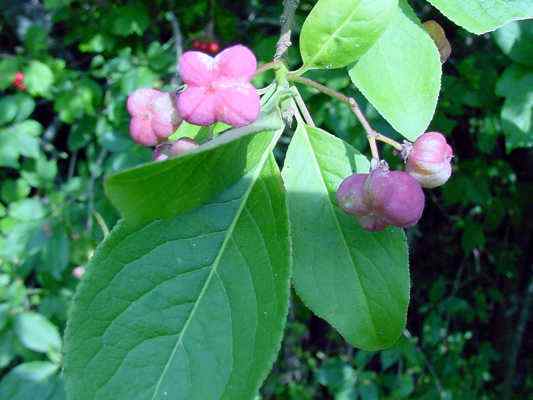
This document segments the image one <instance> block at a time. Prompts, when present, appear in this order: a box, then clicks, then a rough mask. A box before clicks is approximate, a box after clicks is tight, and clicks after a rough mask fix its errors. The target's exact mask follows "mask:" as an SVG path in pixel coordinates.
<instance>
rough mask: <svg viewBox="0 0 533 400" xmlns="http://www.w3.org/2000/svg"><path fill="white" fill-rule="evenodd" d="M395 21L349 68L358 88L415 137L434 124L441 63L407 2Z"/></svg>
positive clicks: (398, 127)
mask: <svg viewBox="0 0 533 400" xmlns="http://www.w3.org/2000/svg"><path fill="white" fill-rule="evenodd" d="M401 5H402V7H401V9H399V11H398V13H397V14H396V16H395V18H394V20H393V21H392V22H391V24H390V25H389V27H388V28H387V30H386V31H385V33H383V35H381V37H380V38H379V40H378V41H377V42H376V44H375V45H374V46H372V48H371V49H370V50H369V51H368V52H366V54H365V55H364V56H363V57H361V59H360V60H359V61H358V62H357V64H355V65H354V66H353V67H352V68H351V69H350V71H349V74H350V77H351V78H352V81H353V83H354V84H355V86H357V88H358V89H359V90H360V91H361V92H362V93H363V94H364V95H365V97H366V98H367V99H368V100H369V101H370V102H371V103H372V105H373V106H374V107H375V108H376V109H377V110H378V111H379V112H380V114H381V115H383V117H384V118H385V119H386V120H387V121H388V122H389V123H390V124H391V125H392V126H393V127H394V129H396V130H397V131H398V132H400V133H401V134H402V135H403V136H405V137H406V138H407V139H409V140H415V139H416V138H417V137H418V136H420V135H421V134H422V133H424V131H425V130H426V128H427V127H428V126H429V123H430V122H431V120H432V118H433V115H434V113H435V108H436V107H437V100H438V97H439V91H440V80H441V75H442V67H441V62H440V56H439V52H438V50H437V47H436V46H435V43H434V42H433V40H432V39H431V38H430V37H429V35H428V34H427V32H426V31H425V30H424V28H422V26H421V25H420V22H419V21H418V19H417V18H416V16H415V15H414V13H413V11H412V9H411V8H410V7H409V6H408V5H407V4H406V3H405V2H403V1H402V4H401Z"/></svg>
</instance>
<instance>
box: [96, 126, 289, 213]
mask: <svg viewBox="0 0 533 400" xmlns="http://www.w3.org/2000/svg"><path fill="white" fill-rule="evenodd" d="M280 126H281V121H280V119H279V116H270V117H265V118H263V119H260V120H258V121H257V122H255V123H254V124H252V125H249V126H246V127H244V128H238V129H233V130H230V131H228V132H226V133H224V134H223V135H220V136H218V137H217V138H215V139H214V140H212V141H210V142H208V143H206V144H204V145H202V146H200V147H199V148H198V149H196V150H195V151H192V152H189V153H186V154H184V155H183V156H180V157H177V158H173V159H170V160H167V161H163V162H157V163H150V164H145V165H142V166H140V167H136V168H132V169H130V170H126V171H123V172H121V173H119V174H116V175H112V176H110V177H109V178H108V179H107V181H106V184H105V189H106V192H107V194H108V197H109V198H110V200H111V202H112V203H113V204H114V205H115V207H117V208H118V209H119V210H120V211H121V213H122V216H123V217H124V218H125V219H127V220H128V221H129V222H139V221H140V222H142V221H151V220H154V219H157V218H166V217H169V216H172V215H174V214H175V212H176V210H177V209H184V210H191V209H193V208H195V207H197V206H198V205H200V204H202V203H203V202H204V201H206V200H209V199H210V198H212V197H213V196H214V195H216V194H217V193H219V192H220V191H221V190H223V189H224V188H226V187H228V186H229V185H231V184H232V183H234V182H235V181H236V180H237V179H239V178H240V177H241V176H243V175H244V174H245V173H246V172H248V171H249V170H250V169H251V168H252V167H253V166H255V164H256V163H257V162H258V161H259V160H260V158H261V157H262V155H263V153H264V152H265V149H266V148H270V147H271V146H272V140H273V136H274V133H273V129H279V128H280ZM184 188H187V190H183V189H184Z"/></svg>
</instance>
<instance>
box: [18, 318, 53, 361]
mask: <svg viewBox="0 0 533 400" xmlns="http://www.w3.org/2000/svg"><path fill="white" fill-rule="evenodd" d="M15 333H16V334H17V337H18V339H19V340H20V342H21V343H22V344H23V345H24V347H26V348H28V349H30V350H33V351H37V352H39V353H47V352H50V351H56V352H57V351H60V350H61V337H60V336H59V332H58V330H57V328H56V327H55V325H54V324H52V323H51V322H50V321H48V320H47V319H46V318H45V317H43V316H42V315H41V314H37V313H34V312H23V313H20V314H17V316H16V317H15Z"/></svg>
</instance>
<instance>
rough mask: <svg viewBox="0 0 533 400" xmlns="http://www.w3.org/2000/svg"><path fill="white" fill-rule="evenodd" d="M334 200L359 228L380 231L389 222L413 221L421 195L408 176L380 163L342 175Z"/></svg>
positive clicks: (420, 207) (410, 223)
mask: <svg viewBox="0 0 533 400" xmlns="http://www.w3.org/2000/svg"><path fill="white" fill-rule="evenodd" d="M337 202H338V204H339V206H340V207H341V208H342V209H343V210H344V211H345V212H347V213H349V214H353V215H355V217H356V218H357V220H358V221H359V223H360V224H361V226H362V227H363V228H365V229H367V230H370V231H381V230H383V229H385V228H386V227H387V226H389V225H393V226H397V227H401V228H407V227H410V226H413V225H415V224H416V223H417V222H418V221H419V220H420V218H421V217H422V212H423V211H424V203H425V196H424V192H423V191H422V188H421V187H420V185H419V184H418V182H417V181H416V180H415V179H414V178H413V177H412V176H410V175H409V174H407V173H406V172H403V171H389V170H388V167H386V166H383V165H380V166H378V167H377V168H375V169H374V170H373V171H372V172H370V173H369V174H354V175H351V176H349V177H348V178H346V179H345V180H344V181H343V182H342V183H341V185H340V186H339V189H338V190H337Z"/></svg>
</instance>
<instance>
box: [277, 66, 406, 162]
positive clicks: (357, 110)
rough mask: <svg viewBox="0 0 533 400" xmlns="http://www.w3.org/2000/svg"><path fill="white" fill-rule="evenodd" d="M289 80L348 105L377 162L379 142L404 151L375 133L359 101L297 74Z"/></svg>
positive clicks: (390, 140) (395, 143)
mask: <svg viewBox="0 0 533 400" xmlns="http://www.w3.org/2000/svg"><path fill="white" fill-rule="evenodd" d="M287 78H288V79H289V80H290V81H293V82H297V83H301V84H303V85H306V86H309V87H312V88H314V89H316V90H318V91H319V92H322V93H324V94H326V95H328V96H330V97H333V98H335V99H337V100H339V101H341V102H343V103H345V104H346V105H348V107H350V110H352V112H353V113H354V115H355V116H356V118H357V119H358V120H359V122H360V123H361V125H362V127H363V129H364V130H365V132H366V136H367V138H368V143H369V145H370V151H371V153H372V158H374V159H376V160H379V152H378V147H377V141H380V142H383V143H387V144H389V145H391V146H393V147H394V148H395V149H396V150H399V151H401V150H402V145H401V144H400V143H398V142H397V141H395V140H393V139H391V138H389V137H387V136H385V135H382V134H381V133H379V132H377V131H375V130H374V129H373V128H372V126H371V125H370V123H369V122H368V120H367V119H366V117H365V114H364V113H363V112H362V111H361V107H359V104H358V103H357V101H356V100H355V99H354V98H353V97H349V96H346V95H345V94H343V93H340V92H337V91H336V90H333V89H331V88H329V87H327V86H325V85H322V84H321V83H318V82H316V81H314V80H312V79H309V78H304V77H302V76H299V75H296V74H288V75H287Z"/></svg>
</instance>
